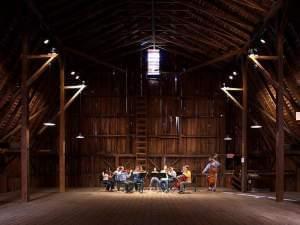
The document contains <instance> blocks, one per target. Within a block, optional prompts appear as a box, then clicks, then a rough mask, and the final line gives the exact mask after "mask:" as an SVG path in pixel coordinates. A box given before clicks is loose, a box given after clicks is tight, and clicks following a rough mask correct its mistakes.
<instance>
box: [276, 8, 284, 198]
mask: <svg viewBox="0 0 300 225" xmlns="http://www.w3.org/2000/svg"><path fill="white" fill-rule="evenodd" d="M282 12H283V11H282ZM283 20H284V17H283V14H282V15H281V16H280V15H279V16H278V32H277V55H278V71H277V73H278V74H277V82H278V85H279V88H277V89H276V201H279V202H280V201H283V195H284V130H283V126H284V121H283V119H284V118H283V105H284V102H283V89H282V88H283V87H284V84H283V31H284V22H283Z"/></svg>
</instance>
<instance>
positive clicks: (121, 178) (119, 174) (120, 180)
mask: <svg viewBox="0 0 300 225" xmlns="http://www.w3.org/2000/svg"><path fill="white" fill-rule="evenodd" d="M114 173H115V180H116V183H117V189H118V191H120V187H121V185H122V184H125V182H126V180H127V178H128V177H129V175H128V172H127V171H126V170H125V168H124V166H119V167H118V168H117V170H116V171H115V172H114Z"/></svg>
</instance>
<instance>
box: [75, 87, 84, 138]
mask: <svg viewBox="0 0 300 225" xmlns="http://www.w3.org/2000/svg"><path fill="white" fill-rule="evenodd" d="M80 120H81V92H80V96H79V133H78V135H77V136H76V139H84V138H85V137H84V136H83V135H82V133H81V132H80V130H81V126H80V125H81V123H80Z"/></svg>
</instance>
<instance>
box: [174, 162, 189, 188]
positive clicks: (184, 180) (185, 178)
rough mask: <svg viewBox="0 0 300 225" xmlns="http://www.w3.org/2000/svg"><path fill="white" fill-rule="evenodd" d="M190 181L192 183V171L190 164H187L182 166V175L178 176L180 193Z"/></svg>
mask: <svg viewBox="0 0 300 225" xmlns="http://www.w3.org/2000/svg"><path fill="white" fill-rule="evenodd" d="M190 183H192V173H191V171H190V169H189V166H188V165H185V166H183V167H182V175H180V176H178V177H177V184H176V186H177V187H179V193H183V192H184V188H185V185H186V184H190Z"/></svg>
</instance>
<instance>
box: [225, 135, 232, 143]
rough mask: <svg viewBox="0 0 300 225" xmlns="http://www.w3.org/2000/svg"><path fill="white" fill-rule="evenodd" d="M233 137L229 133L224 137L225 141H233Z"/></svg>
mask: <svg viewBox="0 0 300 225" xmlns="http://www.w3.org/2000/svg"><path fill="white" fill-rule="evenodd" d="M231 140H232V137H230V136H229V135H228V134H227V135H226V137H224V141H231Z"/></svg>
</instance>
